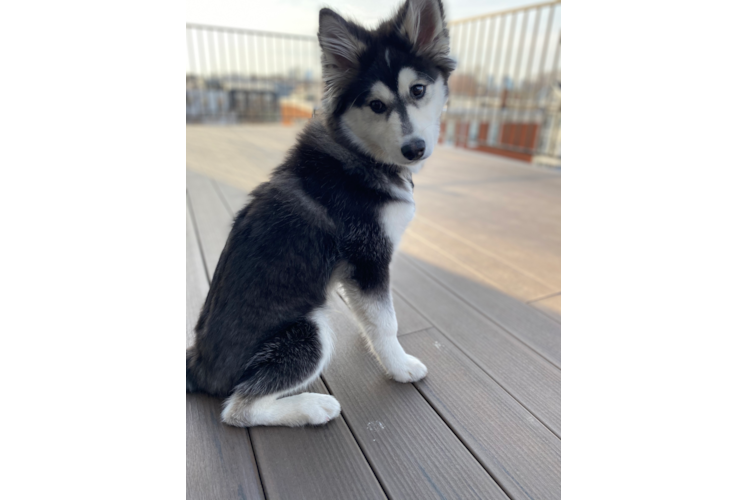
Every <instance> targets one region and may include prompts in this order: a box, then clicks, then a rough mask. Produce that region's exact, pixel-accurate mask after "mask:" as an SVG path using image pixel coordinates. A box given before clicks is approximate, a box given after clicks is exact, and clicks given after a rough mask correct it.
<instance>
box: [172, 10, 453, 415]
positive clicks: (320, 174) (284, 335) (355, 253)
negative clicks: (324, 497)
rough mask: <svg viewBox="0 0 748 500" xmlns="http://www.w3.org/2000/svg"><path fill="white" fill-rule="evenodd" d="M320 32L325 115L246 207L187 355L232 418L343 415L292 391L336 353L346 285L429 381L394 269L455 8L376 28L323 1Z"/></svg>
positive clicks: (399, 364)
mask: <svg viewBox="0 0 748 500" xmlns="http://www.w3.org/2000/svg"><path fill="white" fill-rule="evenodd" d="M318 37H319V43H320V47H321V49H322V68H323V80H324V82H325V90H324V96H323V100H322V106H321V111H320V112H318V114H317V116H315V117H314V118H313V119H312V120H310V122H309V123H308V125H307V126H306V128H305V129H304V130H303V132H302V133H301V134H300V135H299V138H298V140H297V143H296V145H295V146H294V147H293V149H291V151H290V152H289V154H288V156H287V158H286V160H285V162H284V163H283V164H282V165H280V166H279V167H277V168H276V169H275V170H274V172H273V174H272V176H271V179H270V181H269V182H266V183H264V184H262V185H260V186H259V187H257V188H256V189H255V190H254V191H253V192H252V193H251V202H250V203H249V204H248V205H247V206H246V207H244V208H243V209H242V210H241V211H240V212H239V213H238V214H237V215H236V219H235V220H234V225H233V228H232V229H231V234H230V235H229V237H228V240H227V242H226V246H225V247H224V249H223V253H222V254H221V258H220V260H219V262H218V265H217V267H216V270H215V273H214V276H213V281H212V283H211V286H210V291H209V293H208V297H207V299H206V301H205V304H204V306H203V309H202V312H201V314H200V319H199V320H198V322H197V325H196V327H195V334H196V339H195V343H194V345H193V346H192V347H190V348H189V349H188V350H187V392H205V393H209V394H213V395H216V396H220V397H225V398H227V399H226V401H225V404H224V409H223V412H222V414H221V416H222V418H223V421H224V422H225V423H227V424H230V425H235V426H241V427H246V426H254V425H287V426H299V425H305V424H313V425H315V424H324V423H326V422H328V421H330V419H333V418H335V417H337V416H338V415H339V414H340V404H339V403H338V401H337V400H336V399H335V398H334V397H333V396H329V395H323V394H312V393H301V394H296V395H292V396H287V395H288V394H291V393H294V392H298V391H299V390H300V389H302V388H304V387H305V386H306V385H308V384H309V383H310V382H312V381H313V380H314V379H316V378H317V377H318V376H319V375H320V373H321V372H322V370H323V368H324V367H325V365H326V364H327V362H328V361H329V359H330V356H331V354H332V351H333V332H332V330H331V327H330V324H329V321H328V319H327V315H328V311H329V307H328V305H327V301H328V296H330V294H332V293H334V290H335V289H336V288H337V287H338V285H341V288H342V290H343V293H344V294H345V297H346V301H347V302H348V304H349V306H350V307H351V309H352V310H353V311H354V313H355V315H356V317H357V319H358V322H359V323H360V324H361V326H362V328H363V330H364V333H365V335H366V337H367V339H368V341H369V344H370V346H371V348H372V350H373V352H374V353H375V354H376V356H377V358H378V359H379V361H380V362H381V364H382V365H383V367H384V369H385V370H386V372H387V375H388V376H389V377H391V378H392V379H394V380H396V381H398V382H414V381H416V380H420V379H421V378H423V377H424V376H426V367H425V366H424V365H423V363H421V362H420V361H419V360H418V359H416V358H415V357H413V356H410V355H409V354H407V353H406V352H405V351H404V350H403V348H402V347H401V346H400V342H399V341H398V339H397V319H396V318H395V309H394V307H393V305H392V295H391V293H390V280H389V265H390V260H391V258H392V254H393V252H394V250H395V248H396V246H397V244H398V242H399V240H400V237H401V235H402V233H403V231H404V230H405V227H406V226H407V224H408V223H409V222H410V220H411V219H412V217H413V214H414V212H415V205H414V202H413V182H412V180H411V174H412V173H414V172H417V171H418V170H419V169H420V167H421V166H422V164H423V161H424V160H425V159H426V158H428V157H429V156H430V155H431V153H432V152H433V150H434V146H435V144H436V142H437V139H438V136H439V118H440V115H441V112H442V109H443V107H444V104H445V102H446V100H447V94H448V89H447V79H448V78H449V75H450V73H451V72H452V71H453V70H454V68H455V62H454V60H453V59H451V58H450V57H449V33H448V31H447V27H446V22H445V20H444V8H443V6H442V3H441V1H440V0H406V2H405V4H404V5H402V6H401V7H400V8H399V9H398V11H397V12H396V14H395V15H394V17H393V18H392V19H390V20H388V21H385V22H383V23H382V24H381V25H380V26H379V27H378V28H377V29H375V30H373V31H370V30H367V29H365V28H362V27H361V26H358V25H357V24H355V23H353V22H351V21H347V20H345V19H343V18H342V17H341V16H339V15H338V14H336V13H335V12H333V11H332V10H330V9H322V10H321V11H320V15H319V35H318ZM283 396H286V397H283Z"/></svg>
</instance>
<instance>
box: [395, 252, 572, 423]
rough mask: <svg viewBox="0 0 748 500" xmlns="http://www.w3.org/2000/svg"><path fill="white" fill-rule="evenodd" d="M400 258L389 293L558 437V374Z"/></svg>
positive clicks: (490, 322)
mask: <svg viewBox="0 0 748 500" xmlns="http://www.w3.org/2000/svg"><path fill="white" fill-rule="evenodd" d="M403 257H404V256H402V255H396V256H395V258H394V260H393V265H392V273H391V275H392V285H393V287H394V289H395V290H396V291H397V292H398V293H400V294H402V295H403V296H404V297H407V298H408V301H409V302H410V303H411V304H412V305H413V306H414V307H415V308H416V309H417V310H418V311H419V312H420V313H421V314H423V315H424V316H425V317H426V319H427V320H429V321H430V322H431V323H432V324H433V325H434V326H435V327H437V328H438V329H439V330H440V331H441V332H443V333H444V334H445V335H447V336H448V337H449V339H450V340H452V341H453V342H454V343H455V344H457V346H459V347H460V349H462V350H463V351H464V352H465V353H466V354H467V355H468V356H470V358H471V359H472V360H473V361H475V362H476V363H477V364H478V365H479V366H480V367H481V368H483V369H484V370H485V371H486V373H488V374H489V375H490V376H491V377H492V378H493V379H494V380H496V381H497V382H498V383H499V384H500V385H501V386H502V387H504V388H505V389H506V390H507V391H508V392H509V393H510V394H512V396H514V398H515V399H517V400H518V401H519V402H520V403H522V404H523V405H524V406H525V407H526V408H527V409H528V410H530V411H531V412H532V413H533V415H535V416H536V417H537V418H538V419H539V420H541V421H542V422H543V423H544V424H545V425H546V426H548V428H549V429H551V430H552V431H553V432H554V433H555V434H556V435H559V436H560V435H561V372H560V370H559V369H558V368H557V367H555V366H554V365H552V364H551V363H550V362H549V361H548V360H546V359H545V358H542V357H541V356H540V355H539V354H537V353H535V352H534V351H532V350H531V349H530V348H528V347H527V346H526V345H525V344H523V343H521V342H520V341H518V340H517V339H516V338H515V337H514V336H513V335H511V334H509V333H508V332H506V331H505V330H503V329H502V328H501V327H499V326H497V325H496V324H495V323H493V322H492V321H490V320H488V319H487V318H486V317H484V316H483V315H481V314H479V313H478V312H476V311H475V310H474V309H473V308H471V307H470V306H468V305H467V304H465V303H464V302H462V301H460V300H458V299H456V298H455V297H454V295H453V294H452V292H450V291H449V290H448V289H446V288H444V287H443V286H442V285H441V284H439V283H438V282H436V281H434V279H433V278H431V277H430V276H428V275H427V274H426V273H425V272H423V271H421V270H420V269H419V268H418V267H416V266H415V265H413V264H412V263H409V262H408V261H407V260H406V259H404V258H403Z"/></svg>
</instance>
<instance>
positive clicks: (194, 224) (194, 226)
mask: <svg viewBox="0 0 748 500" xmlns="http://www.w3.org/2000/svg"><path fill="white" fill-rule="evenodd" d="M187 207H188V208H189V211H190V222H191V223H192V229H193V230H194V231H195V236H196V239H197V246H198V248H199V249H200V260H202V262H203V271H204V272H205V279H206V280H208V285H210V273H209V272H208V263H207V262H205V250H203V243H202V240H201V239H200V231H199V230H198V227H197V219H195V209H194V208H193V207H192V199H190V192H189V190H188V191H187Z"/></svg>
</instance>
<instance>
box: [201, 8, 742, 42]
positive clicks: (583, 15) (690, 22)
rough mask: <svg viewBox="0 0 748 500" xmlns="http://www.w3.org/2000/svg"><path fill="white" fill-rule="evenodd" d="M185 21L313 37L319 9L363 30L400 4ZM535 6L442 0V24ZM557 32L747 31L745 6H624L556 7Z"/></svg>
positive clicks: (258, 11) (254, 11)
mask: <svg viewBox="0 0 748 500" xmlns="http://www.w3.org/2000/svg"><path fill="white" fill-rule="evenodd" d="M186 2H187V5H186V21H187V22H188V23H196V24H208V25H213V26H225V27H232V28H245V29H254V30H263V31H276V32H282V33H293V34H299V35H302V34H303V35H316V33H317V20H318V15H319V10H320V9H321V8H322V7H330V8H332V9H333V10H335V11H337V12H338V13H340V14H342V15H343V16H344V17H349V18H353V19H355V20H357V21H359V22H360V23H361V24H364V25H366V26H369V27H373V26H375V25H376V24H377V22H378V21H380V20H381V19H384V18H386V17H388V16H389V15H390V14H391V13H392V12H394V11H395V9H396V8H397V6H399V5H400V3H401V2H402V0H378V1H372V0H324V1H323V0H186ZM533 3H538V2H528V1H526V0H444V4H445V9H446V11H447V17H448V19H452V20H456V19H462V18H465V17H470V16H475V15H479V14H486V13H490V12H496V11H498V10H504V9H509V8H512V7H518V6H522V5H531V4H533ZM556 15H557V20H558V21H559V23H560V26H561V27H562V29H581V28H587V29H590V28H593V29H616V28H618V29H621V28H665V29H667V28H669V29H678V28H680V29H693V28H712V29H748V5H735V4H732V5H730V4H711V5H704V4H696V5H677V4H675V5H674V4H644V5H642V4H628V5H622V4H618V5H597V6H595V5H589V4H585V5H579V4H577V5H573V4H572V5H569V4H566V5H561V6H559V7H558V10H557V14H556Z"/></svg>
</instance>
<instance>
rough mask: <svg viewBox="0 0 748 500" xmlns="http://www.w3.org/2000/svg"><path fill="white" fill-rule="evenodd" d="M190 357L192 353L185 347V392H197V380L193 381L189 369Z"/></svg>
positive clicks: (193, 378)
mask: <svg viewBox="0 0 748 500" xmlns="http://www.w3.org/2000/svg"><path fill="white" fill-rule="evenodd" d="M191 358H192V353H191V352H190V350H189V349H187V392H188V393H189V392H198V391H199V390H200V389H199V387H198V386H197V382H195V377H194V375H193V374H192V370H190V359H191Z"/></svg>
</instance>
